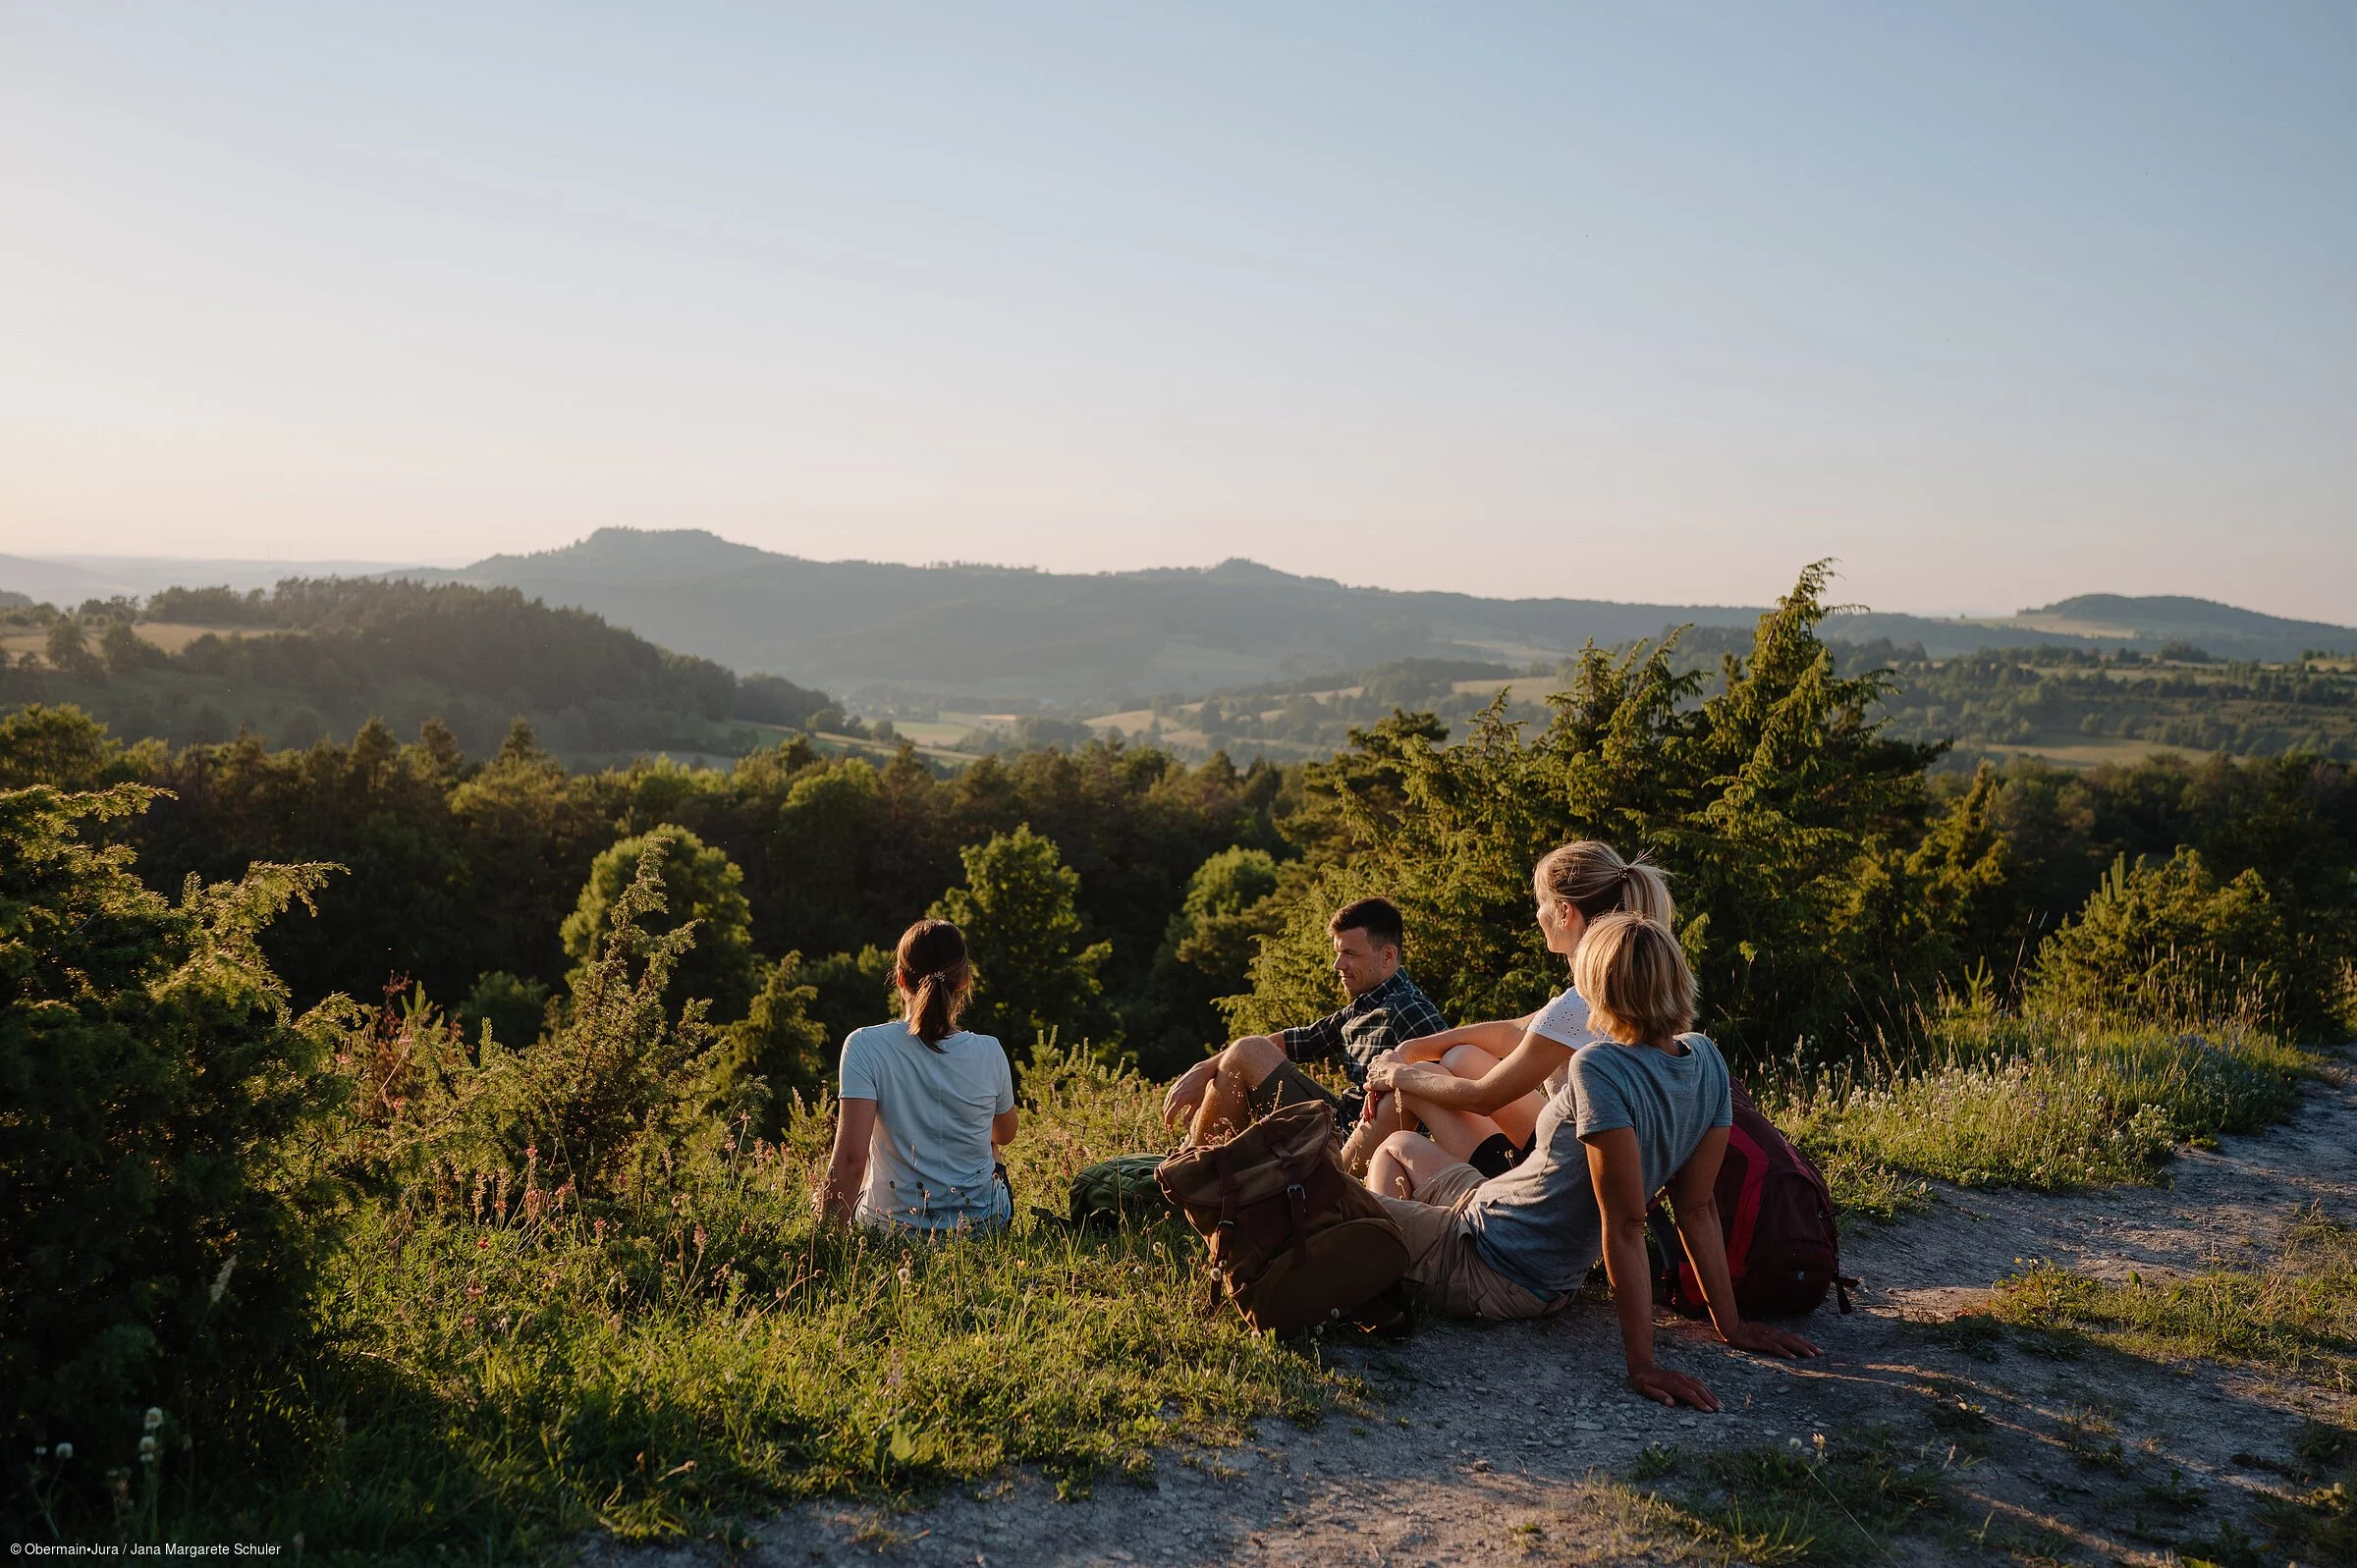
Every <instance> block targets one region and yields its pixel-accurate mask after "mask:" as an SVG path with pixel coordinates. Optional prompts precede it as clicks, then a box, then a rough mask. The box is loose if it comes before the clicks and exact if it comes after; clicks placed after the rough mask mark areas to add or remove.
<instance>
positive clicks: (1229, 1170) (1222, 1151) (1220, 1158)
mask: <svg viewBox="0 0 2357 1568" xmlns="http://www.w3.org/2000/svg"><path fill="white" fill-rule="evenodd" d="M1211 1168H1212V1169H1214V1170H1216V1171H1218V1172H1219V1173H1220V1222H1219V1225H1218V1226H1217V1227H1216V1228H1215V1229H1214V1230H1213V1231H1212V1233H1211V1262H1212V1267H1213V1268H1215V1269H1218V1270H1219V1271H1221V1272H1222V1273H1226V1272H1227V1263H1228V1255H1229V1254H1230V1253H1232V1252H1233V1251H1234V1250H1235V1167H1234V1166H1233V1165H1232V1164H1230V1163H1229V1162H1228V1147H1227V1145H1225V1144H1222V1145H1220V1146H1219V1147H1217V1148H1215V1149H1213V1150H1212V1152H1211Z"/></svg>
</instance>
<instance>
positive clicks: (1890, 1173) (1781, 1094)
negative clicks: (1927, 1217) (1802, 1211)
mask: <svg viewBox="0 0 2357 1568" xmlns="http://www.w3.org/2000/svg"><path fill="white" fill-rule="evenodd" d="M2317 1066H2318V1063H2317V1058H2315V1057H2314V1056H2312V1055H2310V1054H2308V1053H2305V1052H2302V1051H2299V1050H2297V1049H2294V1048H2292V1047H2289V1046H2286V1045H2284V1044H2283V1043H2281V1042H2280V1041H2278V1040H2276V1039H2275V1038H2274V1037H2272V1036H2270V1035H2267V1034H2265V1033H2262V1032H2261V1031H2259V1030H2257V1029H2255V1028H2253V1027H2252V1026H2250V1025H2248V1024H2246V1023H2238V1022H2230V1023H2227V1024H2224V1025H2221V1026H2218V1027H2214V1028H2212V1029H2210V1030H2208V1031H2207V1032H2203V1031H2195V1030H2190V1029H2177V1028H2173V1027H2166V1026H2162V1025H2156V1024H2152V1023H2137V1022H2132V1021H2127V1020H2124V1019H2121V1018H2119V1017H2117V1016H2103V1015H2092V1014H2075V1015H2055V1014H2034V1015H2030V1016H2012V1015H2006V1014H2002V1013H1999V1012H1996V1011H1994V1010H1993V1009H1990V1008H1986V1007H1963V1006H1954V1007H1949V1008H1946V1009H1944V1010H1942V1011H1940V1012H1938V1013H1935V1014H1932V1015H1929V1016H1927V1017H1925V1018H1924V1019H1923V1020H1921V1027H1920V1029H1919V1030H1918V1031H1917V1032H1916V1034H1915V1036H1914V1038H1912V1039H1911V1040H1909V1041H1907V1042H1906V1043H1905V1044H1904V1045H1903V1046H1902V1047H1898V1048H1892V1047H1891V1046H1889V1045H1888V1044H1886V1045H1885V1046H1884V1047H1883V1048H1882V1049H1880V1050H1878V1051H1876V1052H1874V1053H1871V1054H1868V1055H1867V1056H1866V1057H1865V1058H1863V1059H1862V1060H1860V1061H1859V1062H1857V1063H1854V1064H1843V1065H1842V1066H1840V1067H1838V1068H1836V1069H1834V1070H1833V1071H1831V1072H1828V1073H1825V1074H1822V1075H1819V1076H1817V1077H1815V1078H1814V1079H1805V1078H1802V1077H1800V1076H1799V1075H1797V1074H1795V1075H1792V1076H1788V1077H1786V1078H1784V1079H1783V1080H1781V1081H1780V1082H1777V1083H1774V1084H1772V1085H1770V1086H1769V1088H1768V1090H1767V1092H1766V1094H1765V1096H1764V1101H1765V1103H1766V1104H1767V1106H1768V1108H1770V1111H1771V1114H1772V1115H1774V1116H1775V1117H1776V1119H1777V1120H1778V1121H1779V1122H1780V1124H1781V1125H1782V1126H1783V1128H1784V1130H1785V1131H1786V1132H1787V1133H1789V1134H1790V1135H1791V1136H1792V1137H1793V1138H1794V1139H1795V1141H1797V1142H1798V1143H1800V1144H1801V1146H1802V1147H1803V1148H1805V1149H1807V1150H1808V1151H1809V1152H1810V1153H1811V1154H1812V1155H1813V1156H1815V1157H1816V1158H1817V1159H1819V1160H1820V1162H1822V1163H1823V1164H1824V1166H1825V1168H1826V1172H1827V1177H1828V1180H1829V1182H1831V1183H1832V1185H1833V1186H1834V1187H1835V1198H1836V1203H1837V1204H1839V1205H1840V1206H1841V1207H1843V1208H1845V1209H1847V1210H1850V1211H1852V1212H1857V1213H1865V1214H1871V1215H1877V1216H1881V1217H1889V1216H1891V1215H1893V1214H1896V1213H1899V1212H1901V1211H1903V1210H1905V1209H1907V1208H1910V1207H1913V1206H1915V1205H1916V1204H1919V1203H1920V1202H1921V1200H1922V1198H1923V1196H1924V1191H1925V1189H1924V1187H1923V1185H1922V1184H1923V1182H1924V1181H1925V1180H1927V1179H1931V1180H1940V1181H1950V1182H1954V1183H1956V1184H1958V1185H1960V1186H1988V1185H2002V1186H2014V1187H2027V1188H2032V1189H2035V1190H2039V1191H2050V1192H2051V1191H2060V1190H2067V1189H2070V1188H2074V1187H2088V1186H2102V1185H2109V1184H2114V1183H2123V1182H2142V1181H2149V1180H2151V1179H2152V1178H2153V1176H2154V1175H2155V1173H2156V1172H2158V1171H2159V1170H2160V1168H2161V1167H2162V1166H2163V1165H2165V1163H2166V1162H2167V1161H2168V1159H2169V1157H2170V1154H2171V1152H2172V1150H2173V1149H2174V1147H2175V1146H2176V1145H2177V1144H2178V1143H2180V1142H2183V1141H2185V1140H2187V1139H2194V1138H2209V1137H2215V1136H2216V1135H2218V1134H2220V1133H2227V1132H2235V1133H2247V1132H2257V1131H2260V1130H2262V1129H2263V1128H2265V1127H2267V1126H2269V1125H2271V1124H2272V1123H2274V1122H2276V1121H2280V1120H2282V1119H2283V1118H2284V1117H2286V1116H2288V1115H2289V1114H2290V1113H2291V1111H2292V1110H2293V1108H2296V1107H2297V1105H2298V1104H2299V1098H2300V1093H2301V1088H2302V1084H2303V1082H2304V1080H2305V1079H2307V1078H2308V1077H2309V1076H2311V1075H2312V1074H2313V1073H2314V1072H2315V1071H2316V1070H2317Z"/></svg>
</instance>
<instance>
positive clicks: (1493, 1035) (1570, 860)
mask: <svg viewBox="0 0 2357 1568" xmlns="http://www.w3.org/2000/svg"><path fill="white" fill-rule="evenodd" d="M1530 892H1531V897H1532V899H1533V901H1534V902H1535V903H1536V904H1537V906H1538V925H1539V934H1540V936H1541V937H1543V938H1544V939H1545V940H1546V943H1547V950H1548V951H1549V952H1552V953H1555V954H1556V955H1558V956H1559V957H1561V958H1562V960H1563V962H1564V965H1565V966H1566V968H1567V967H1568V966H1569V965H1570V963H1571V959H1572V955H1573V954H1574V953H1576V952H1578V951H1579V945H1580V942H1581V940H1582V939H1583V938H1584V937H1586V935H1587V932H1588V925H1589V922H1591V921H1594V920H1599V919H1601V918H1603V917H1604V916H1606V915H1609V914H1615V913H1620V912H1626V913H1630V914H1639V915H1643V916H1645V917H1646V918H1647V919H1649V920H1654V921H1658V922H1659V923H1660V924H1661V925H1663V926H1664V927H1666V928H1671V927H1673V919H1674V916H1675V913H1676V908H1675V905H1674V904H1672V901H1671V897H1670V882H1669V879H1668V878H1667V877H1665V876H1664V875H1663V874H1662V872H1661V869H1660V868H1659V867H1657V866H1655V865H1653V864H1652V863H1651V862H1649V861H1647V860H1646V858H1645V857H1644V856H1643V855H1639V856H1638V857H1637V858H1636V859H1634V860H1623V859H1622V858H1620V856H1619V854H1618V853H1617V851H1615V849H1614V848H1613V846H1612V845H1611V844H1608V843H1601V842H1599V841H1597V840H1596V839H1593V838H1583V839H1580V840H1579V841H1577V842H1576V843H1567V844H1564V845H1563V846H1562V848H1560V849H1554V850H1550V851H1549V852H1548V853H1547V855H1546V856H1545V857H1544V858H1542V859H1541V860H1540V861H1539V864H1538V868H1537V869H1536V870H1535V871H1533V872H1532V873H1531V877H1530ZM1594 1038H1595V1036H1594V1034H1593V1032H1592V1031H1591V1030H1590V1029H1589V1028H1588V1004H1587V1002H1586V1001H1585V1000H1583V999H1582V998H1581V996H1580V993H1579V988H1578V987H1577V986H1572V987H1570V988H1569V989H1567V990H1565V991H1563V992H1562V994H1561V995H1559V996H1558V997H1556V999H1555V1000H1553V1001H1550V1002H1549V1003H1548V1004H1547V1005H1546V1006H1544V1007H1542V1008H1540V1009H1539V1010H1538V1011H1537V1012H1534V1013H1529V1014H1526V1015H1525V1016H1523V1017H1520V1018H1502V1019H1497V1020H1494V1021H1492V1022H1489V1023H1476V1024H1466V1025H1465V1026H1463V1027H1462V1028H1458V1029H1448V1030H1443V1031H1441V1032H1440V1033H1438V1034H1432V1035H1427V1036H1425V1037H1424V1038H1423V1039H1421V1040H1414V1041H1410V1042H1408V1043H1407V1044H1406V1045H1404V1046H1401V1047H1400V1048H1399V1049H1398V1051H1396V1052H1394V1053H1393V1054H1391V1056H1390V1057H1389V1058H1388V1061H1389V1070H1386V1067H1385V1066H1384V1065H1383V1064H1382V1063H1378V1064H1377V1065H1376V1066H1375V1067H1374V1068H1373V1069H1372V1070H1371V1071H1370V1073H1369V1076H1368V1079H1367V1084H1368V1088H1369V1089H1370V1090H1371V1091H1382V1090H1389V1089H1395V1088H1396V1089H1397V1090H1398V1093H1397V1094H1396V1095H1388V1096H1386V1097H1385V1098H1384V1099H1383V1101H1382V1103H1381V1104H1380V1106H1379V1108H1378V1109H1377V1111H1376V1113H1375V1114H1374V1115H1373V1116H1372V1117H1370V1118H1369V1119H1368V1120H1367V1121H1366V1122H1364V1123H1361V1125H1360V1127H1359V1128H1357V1129H1354V1132H1353V1138H1352V1142H1353V1145H1354V1146H1355V1147H1354V1149H1353V1151H1352V1152H1353V1154H1358V1153H1360V1152H1362V1151H1363V1152H1367V1153H1372V1152H1373V1151H1375V1150H1377V1149H1378V1148H1379V1147H1380V1146H1381V1145H1382V1144H1383V1143H1384V1141H1385V1140H1386V1139H1387V1138H1389V1137H1391V1136H1392V1135H1393V1134H1395V1133H1398V1132H1402V1131H1406V1132H1410V1133H1412V1132H1413V1129H1414V1128H1415V1126H1416V1125H1417V1123H1419V1122H1421V1123H1422V1124H1423V1126H1424V1128H1425V1131H1426V1133H1427V1134H1428V1135H1429V1139H1428V1141H1429V1142H1430V1143H1431V1144H1433V1145H1437V1146H1438V1147H1437V1151H1435V1152H1438V1153H1445V1154H1446V1156H1447V1157H1448V1158H1449V1159H1451V1160H1457V1161H1462V1162H1465V1163H1467V1164H1469V1165H1471V1166H1472V1167H1473V1168H1474V1169H1476V1170H1478V1171H1480V1172H1481V1173H1482V1174H1483V1175H1484V1176H1502V1175H1504V1174H1505V1173H1506V1172H1507V1171H1508V1170H1510V1169H1512V1168H1513V1167H1514V1166H1515V1165H1516V1164H1518V1163H1520V1162H1521V1161H1522V1160H1523V1159H1524V1158H1525V1157H1526V1156H1528V1155H1529V1153H1530V1151H1531V1140H1532V1138H1533V1137H1534V1136H1535V1135H1536V1133H1537V1130H1538V1125H1539V1112H1540V1111H1541V1110H1542V1109H1544V1108H1546V1104H1547V1087H1548V1085H1549V1084H1551V1083H1552V1082H1553V1081H1554V1080H1555V1078H1556V1077H1557V1076H1558V1075H1559V1074H1561V1073H1562V1070H1563V1066H1564V1064H1565V1063H1566V1062H1568V1061H1569V1060H1570V1059H1571V1053H1572V1052H1574V1051H1577V1050H1578V1049H1579V1048H1580V1047H1581V1046H1584V1045H1586V1044H1587V1043H1588V1042H1589V1041H1590V1040H1592V1039H1594ZM1424 1063H1430V1064H1431V1065H1428V1066H1427V1065H1420V1064H1424ZM1408 1068H1415V1069H1416V1070H1415V1071H1412V1072H1411V1071H1406V1070H1403V1069H1408ZM1420 1141H1421V1140H1420ZM1402 1147H1405V1146H1402ZM1377 1158H1380V1156H1378V1157H1377ZM1354 1168H1355V1164H1354ZM1393 1175H1394V1177H1395V1179H1396V1176H1397V1172H1393ZM1368 1179H1369V1184H1370V1185H1372V1184H1373V1183H1374V1180H1375V1178H1374V1176H1373V1174H1372V1169H1371V1165H1370V1170H1369V1176H1368ZM1380 1190H1384V1191H1391V1190H1393V1189H1392V1188H1390V1187H1385V1188H1382V1189H1380Z"/></svg>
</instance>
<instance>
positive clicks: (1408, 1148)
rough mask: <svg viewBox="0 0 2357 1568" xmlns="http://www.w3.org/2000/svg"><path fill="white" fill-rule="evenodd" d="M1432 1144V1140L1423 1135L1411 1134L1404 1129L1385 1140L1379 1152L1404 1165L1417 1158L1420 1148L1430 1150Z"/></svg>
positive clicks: (1379, 1147) (1418, 1133)
mask: <svg viewBox="0 0 2357 1568" xmlns="http://www.w3.org/2000/svg"><path fill="white" fill-rule="evenodd" d="M1431 1143H1432V1140H1431V1139H1429V1138H1427V1137H1425V1136H1424V1135H1423V1134H1422V1133H1420V1132H1409V1131H1406V1130H1405V1129H1404V1128H1403V1129H1401V1130H1400V1131H1398V1132H1396V1133H1393V1134H1392V1135H1391V1136H1390V1137H1388V1138H1386V1139H1384V1140H1383V1142H1382V1144H1381V1145H1380V1146H1378V1149H1377V1152H1378V1153H1379V1154H1386V1155H1390V1156H1391V1157H1392V1158H1393V1159H1394V1160H1396V1161H1398V1162H1399V1163H1400V1164H1403V1165H1404V1164H1406V1163H1407V1162H1409V1161H1411V1160H1413V1159H1414V1158H1415V1156H1416V1153H1417V1149H1418V1147H1419V1146H1423V1147H1427V1148H1428V1147H1430V1146H1431Z"/></svg>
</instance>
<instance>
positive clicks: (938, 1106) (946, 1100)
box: [819, 920, 1016, 1235]
mask: <svg viewBox="0 0 2357 1568" xmlns="http://www.w3.org/2000/svg"><path fill="white" fill-rule="evenodd" d="M973 983H974V974H973V966H972V965H971V964H970V963H968V962H967V961H966V955H965V936H964V934H963V933H962V932H960V931H959V929H958V928H957V927H956V926H954V925H952V924H950V923H949V922H948V921H947V920H920V921H918V922H917V923H916V924H915V925H913V926H910V927H909V928H908V929H907V930H906V931H905V932H904V933H903V934H902V936H901V945H900V950H899V951H898V953H897V954H896V955H895V959H894V963H893V984H894V986H895V988H896V989H897V990H898V991H899V993H900V999H901V1016H900V1018H899V1019H898V1020H896V1021H894V1022H891V1023H880V1024H870V1025H869V1026H868V1027H867V1028H865V1029H854V1030H852V1031H851V1033H850V1037H849V1038H847V1039H846V1040H845V1041H844V1043H843V1065H842V1069H841V1072H840V1074H839V1075H838V1078H837V1081H838V1082H839V1083H840V1084H841V1085H842V1088H841V1091H840V1095H839V1097H838V1099H837V1101H836V1105H837V1108H838V1117H837V1120H836V1123H835V1154H834V1158H833V1159H832V1160H830V1161H829V1162H827V1175H826V1182H825V1185H824V1186H822V1187H821V1188H820V1189H819V1208H820V1212H821V1214H822V1215H823V1216H824V1217H825V1218H826V1219H827V1220H828V1221H829V1222H832V1223H840V1222H842V1221H845V1220H854V1221H856V1222H857V1223H859V1224H862V1225H867V1226H872V1227H875V1228H878V1229H885V1230H901V1231H909V1232H916V1233H920V1234H927V1235H942V1234H948V1233H953V1232H957V1231H964V1230H1000V1229H1004V1228H1005V1227H1006V1225H1007V1223H1008V1221H1009V1220H1010V1219H1011V1218H1012V1217H1014V1195H1013V1194H1012V1193H1011V1192H1010V1191H1009V1190H1008V1187H1007V1177H1006V1172H1005V1170H1004V1168H1003V1167H1002V1166H1001V1165H1000V1163H999V1151H1000V1149H1002V1148H1004V1147H1005V1146H1006V1145H1008V1144H1011V1143H1013V1142H1014V1134H1015V1120H1016V1118H1015V1110H1014V1073H1013V1072H1012V1071H1011V1070H1010V1069H1009V1067H1008V1065H1007V1053H1006V1051H1005V1050H1004V1049H1002V1048H1001V1047H1000V1045H999V1043H998V1042H997V1041H996V1040H993V1039H992V1038H991V1037H990V1036H988V1035H978V1034H975V1033H973V1032H972V1031H971V1030H968V1029H962V1028H959V1024H958V1018H959V1014H960V1013H962V1012H963V1011H964V1010H965V1004H966V1001H967V1000H968V999H969V998H970V997H971V995H972V993H973Z"/></svg>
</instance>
